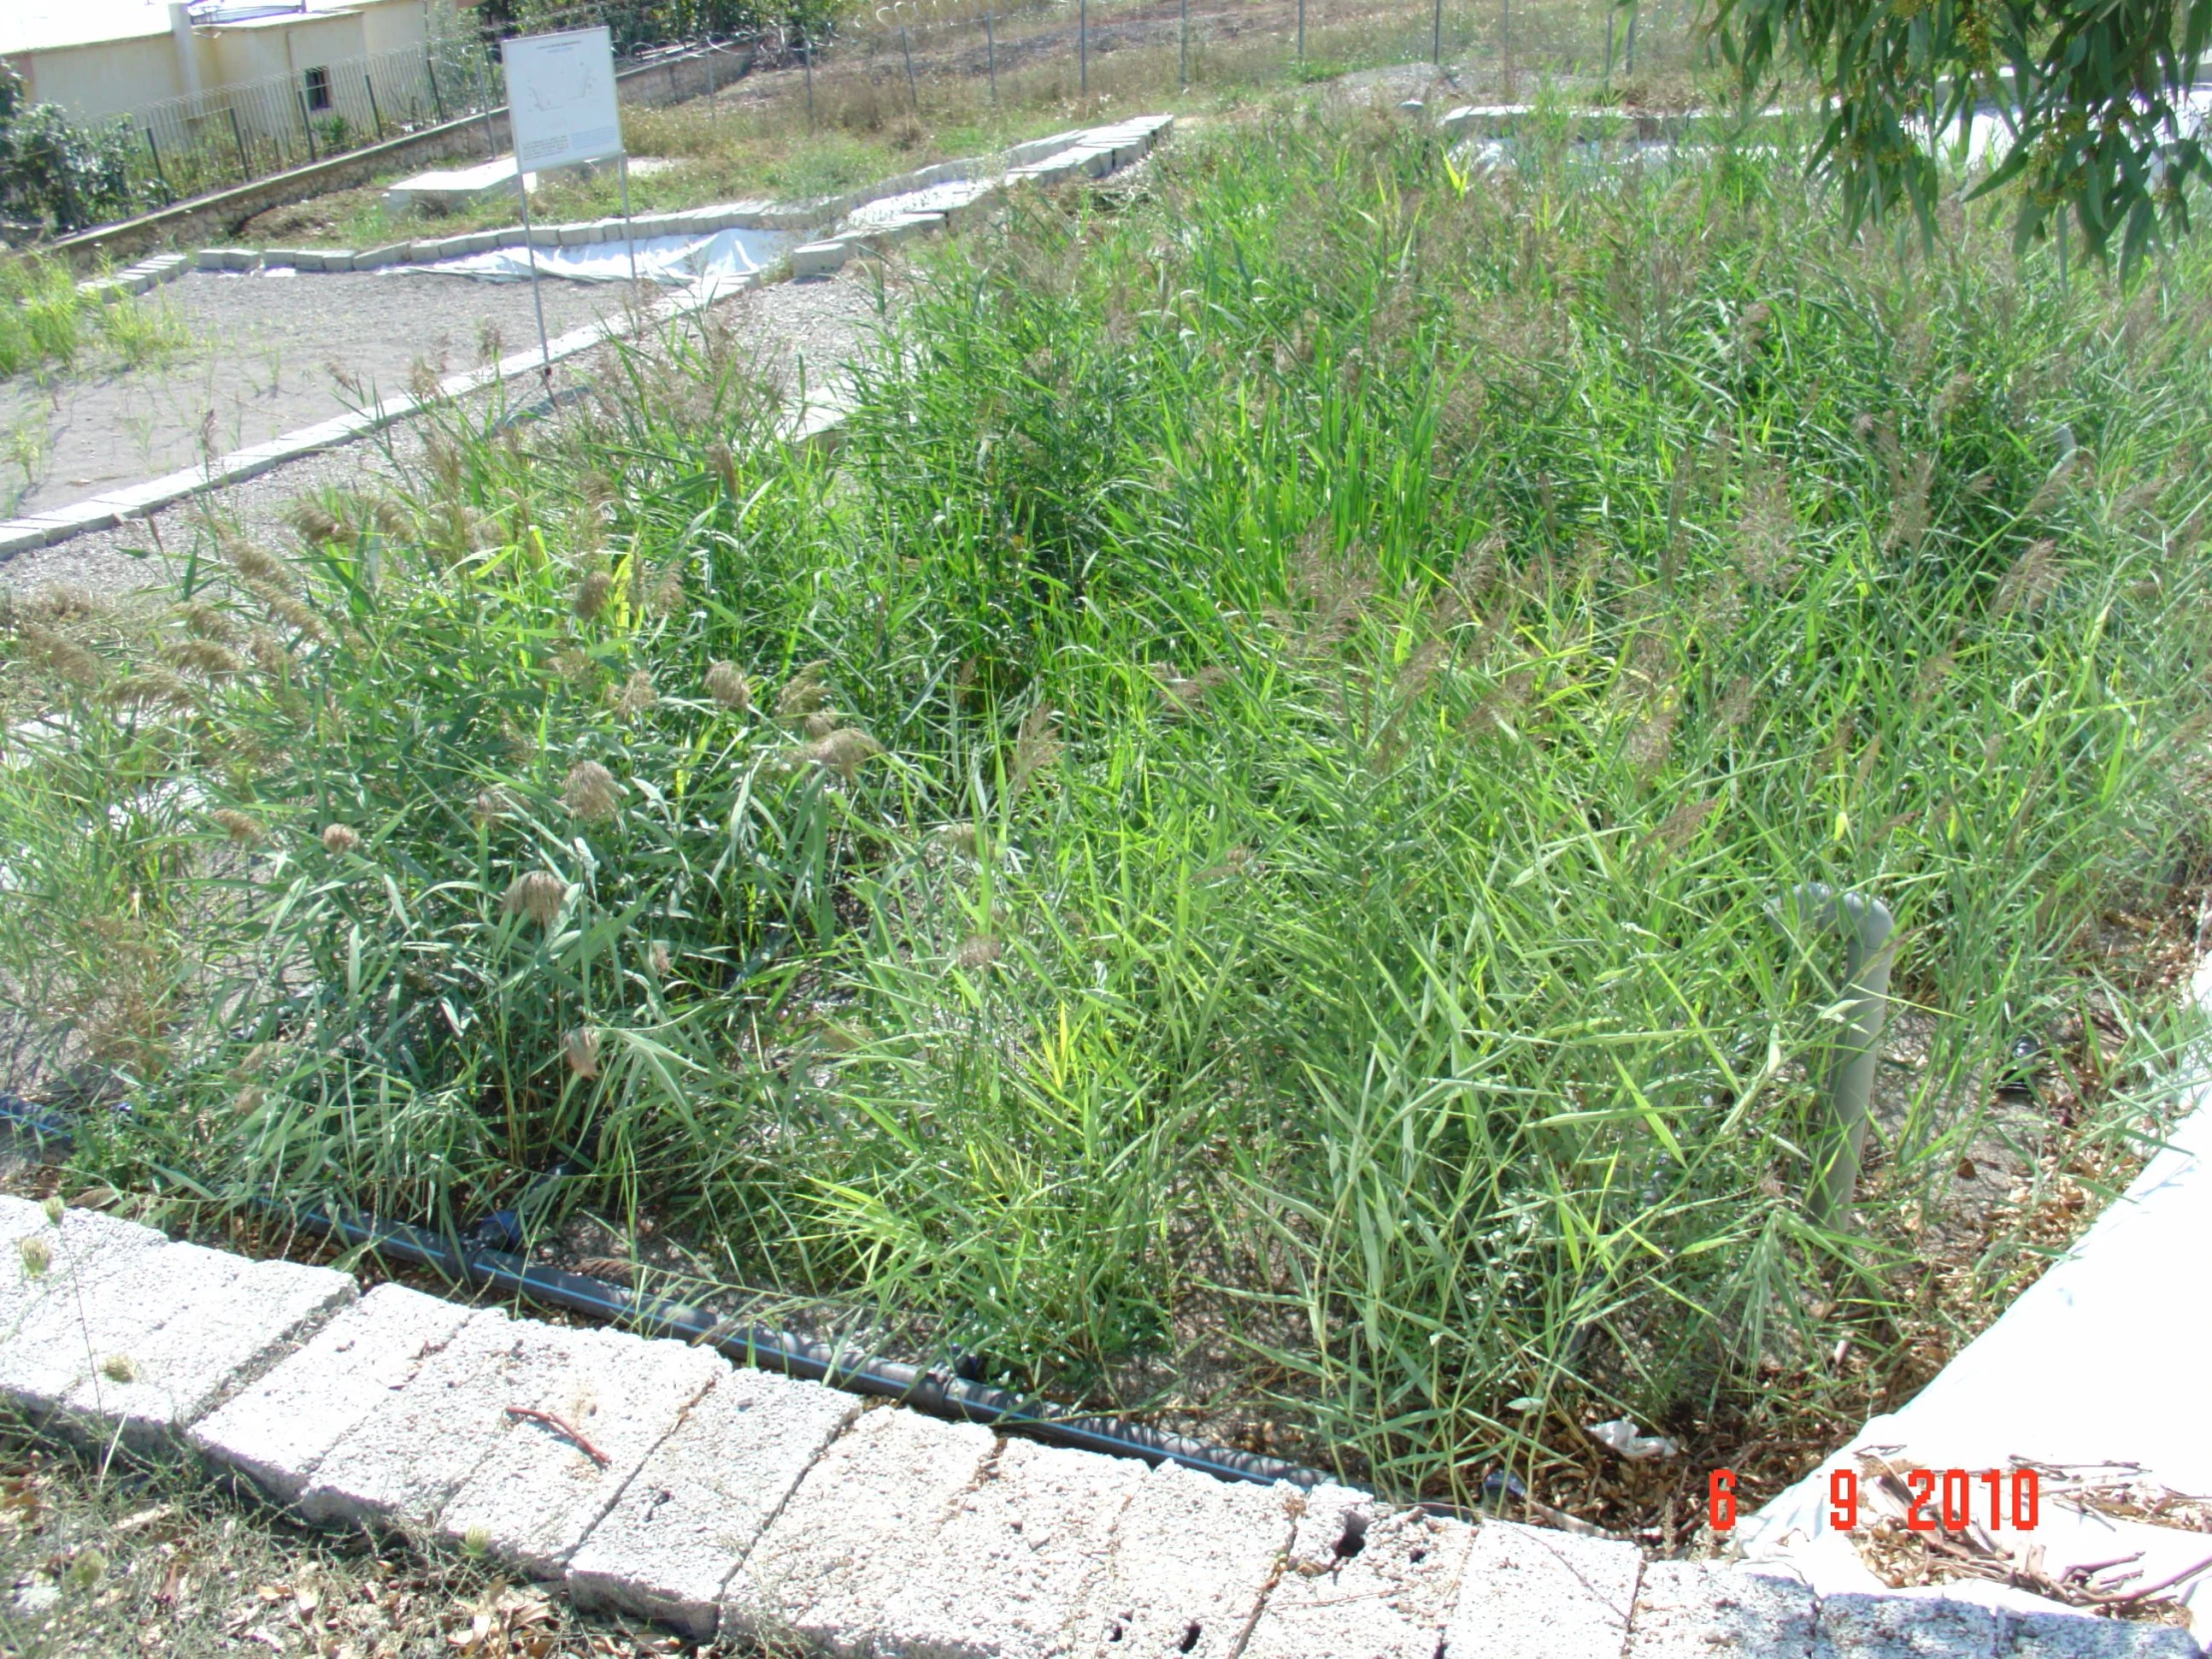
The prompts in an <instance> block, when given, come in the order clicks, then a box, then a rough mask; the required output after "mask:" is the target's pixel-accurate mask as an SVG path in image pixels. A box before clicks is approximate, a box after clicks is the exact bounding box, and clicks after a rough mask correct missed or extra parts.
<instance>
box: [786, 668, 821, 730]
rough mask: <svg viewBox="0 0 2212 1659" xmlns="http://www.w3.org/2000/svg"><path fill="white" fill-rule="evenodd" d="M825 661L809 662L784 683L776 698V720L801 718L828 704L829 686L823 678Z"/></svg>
mask: <svg viewBox="0 0 2212 1659" xmlns="http://www.w3.org/2000/svg"><path fill="white" fill-rule="evenodd" d="M829 667H830V665H829V663H827V662H813V663H809V664H808V665H807V666H806V667H805V668H803V669H801V670H800V671H799V672H798V673H797V674H794V675H793V676H792V677H791V679H790V680H788V681H786V682H785V684H784V689H783V691H782V692H781V693H779V694H778V696H777V699H776V718H777V719H778V720H802V719H804V718H805V717H807V716H808V715H811V714H814V713H815V712H816V711H817V710H820V709H826V708H828V707H829V706H830V686H829V683H828V681H826V680H825V679H824V675H825V674H826V673H827V672H828V670H829Z"/></svg>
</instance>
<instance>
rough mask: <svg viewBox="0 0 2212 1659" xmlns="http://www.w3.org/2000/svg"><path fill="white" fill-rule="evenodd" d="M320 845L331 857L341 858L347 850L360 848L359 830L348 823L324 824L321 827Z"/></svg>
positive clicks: (355, 850) (354, 850)
mask: <svg viewBox="0 0 2212 1659" xmlns="http://www.w3.org/2000/svg"><path fill="white" fill-rule="evenodd" d="M322 846H323V850H325V851H326V852H328V853H329V854H330V855H331V856H332V857H335V858H342V857H344V856H345V854H347V853H348V852H357V851H359V850H360V846H361V835H360V831H359V830H355V829H354V828H353V827H352V826H351V825H349V824H325V825H324V826H323V827H322Z"/></svg>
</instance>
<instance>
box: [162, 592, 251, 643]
mask: <svg viewBox="0 0 2212 1659" xmlns="http://www.w3.org/2000/svg"><path fill="white" fill-rule="evenodd" d="M173 614H174V615H175V616H176V618H177V620H178V621H179V622H181V623H183V624H184V625H185V630H186V632H188V633H190V634H194V635H196V636H198V637H199V638H201V639H204V640H214V641H216V642H217V643H219V644H222V645H228V644H230V643H231V642H232V641H233V640H235V639H236V638H238V624H237V623H235V622H233V621H232V620H231V614H230V613H229V612H228V611H226V610H224V609H223V607H222V606H220V605H211V604H209V603H208V601H207V600H205V599H195V600H192V601H190V602H189V603H187V604H183V605H180V606H178V607H177V609H176V611H175V612H174V613H173Z"/></svg>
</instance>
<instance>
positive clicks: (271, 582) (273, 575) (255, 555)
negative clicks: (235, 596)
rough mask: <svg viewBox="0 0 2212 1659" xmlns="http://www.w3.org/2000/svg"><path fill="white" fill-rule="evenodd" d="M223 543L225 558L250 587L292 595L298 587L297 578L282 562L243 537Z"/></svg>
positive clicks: (235, 537) (231, 538)
mask: <svg viewBox="0 0 2212 1659" xmlns="http://www.w3.org/2000/svg"><path fill="white" fill-rule="evenodd" d="M222 541H223V554H224V557H225V558H227V559H229V560H230V561H231V568H232V569H233V570H235V571H237V572H238V573H239V575H240V576H241V577H243V578H244V579H245V580H246V582H247V583H248V585H249V586H251V585H253V584H256V583H259V584H261V585H263V586H265V587H271V588H275V589H277V591H278V592H280V593H290V592H291V591H293V590H294V589H295V588H296V587H297V586H298V580H297V578H295V577H294V576H293V575H292V573H291V570H290V568H289V567H288V566H286V565H285V564H284V563H283V561H282V560H280V559H277V558H276V557H275V556H274V555H272V554H270V553H268V552H265V551H264V550H263V549H261V548H259V547H256V546H255V545H254V544H253V543H252V542H250V541H248V540H246V539H245V538H244V537H243V536H225V537H223V538H222Z"/></svg>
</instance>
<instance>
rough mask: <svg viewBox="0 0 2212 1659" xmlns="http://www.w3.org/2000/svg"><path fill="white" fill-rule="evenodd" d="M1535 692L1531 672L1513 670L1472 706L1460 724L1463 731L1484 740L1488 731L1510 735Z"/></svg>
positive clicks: (1523, 669)
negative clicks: (1462, 725)
mask: <svg viewBox="0 0 2212 1659" xmlns="http://www.w3.org/2000/svg"><path fill="white" fill-rule="evenodd" d="M1535 689H1536V676H1535V673H1534V671H1532V670H1530V669H1525V668H1516V669H1515V670H1513V672H1512V673H1510V674H1508V675H1506V676H1505V678H1504V679H1502V680H1500V681H1499V682H1498V683H1497V684H1496V686H1494V687H1493V688H1492V689H1491V691H1490V693H1489V695H1488V696H1486V697H1484V698H1483V699H1482V701H1481V702H1479V703H1477V704H1476V705H1475V706H1474V708H1473V710H1472V711H1470V712H1469V714H1468V715H1467V718H1466V720H1465V722H1464V723H1463V724H1464V729H1465V730H1466V732H1467V733H1468V735H1469V736H1472V737H1485V736H1487V735H1488V734H1490V733H1492V732H1502V733H1504V734H1506V735H1507V736H1511V735H1512V734H1513V730H1514V727H1515V725H1516V724H1517V723H1518V721H1519V720H1520V716H1521V712H1522V711H1523V710H1524V709H1526V708H1527V707H1528V700H1529V697H1530V695H1531V694H1532V693H1533V692H1534V691H1535Z"/></svg>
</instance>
